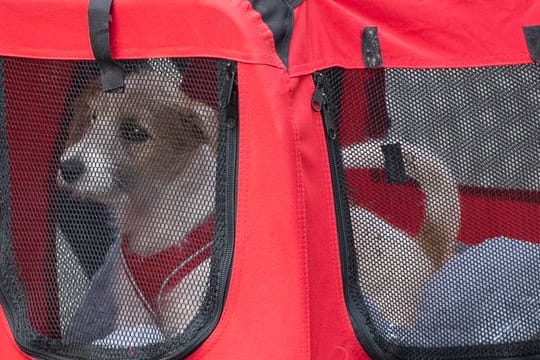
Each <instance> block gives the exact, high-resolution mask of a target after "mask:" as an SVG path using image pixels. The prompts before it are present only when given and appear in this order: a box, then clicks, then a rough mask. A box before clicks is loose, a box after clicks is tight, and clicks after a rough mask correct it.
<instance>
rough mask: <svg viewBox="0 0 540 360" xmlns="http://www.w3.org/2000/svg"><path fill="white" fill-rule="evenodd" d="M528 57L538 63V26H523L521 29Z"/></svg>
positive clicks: (539, 54) (539, 58)
mask: <svg viewBox="0 0 540 360" xmlns="http://www.w3.org/2000/svg"><path fill="white" fill-rule="evenodd" d="M523 33H524V34H525V41H526V42H527V48H528V49H529V55H530V56H531V58H532V59H533V60H534V61H535V62H537V63H538V62H540V26H525V27H524V28H523Z"/></svg>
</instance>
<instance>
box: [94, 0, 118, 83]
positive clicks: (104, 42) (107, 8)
mask: <svg viewBox="0 0 540 360" xmlns="http://www.w3.org/2000/svg"><path fill="white" fill-rule="evenodd" d="M111 5H112V0H90V5H89V6H88V26H89V29H90V43H91V44H92V51H93V53H94V57H95V58H96V61H97V63H98V66H99V69H100V71H101V87H102V88H103V91H110V92H114V91H122V90H123V89H124V71H123V70H122V68H121V67H120V65H118V64H117V63H115V62H114V60H113V59H112V56H111V46H110V41H109V39H110V34H109V17H110V12H111Z"/></svg>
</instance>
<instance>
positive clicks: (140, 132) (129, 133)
mask: <svg viewBox="0 0 540 360" xmlns="http://www.w3.org/2000/svg"><path fill="white" fill-rule="evenodd" d="M120 137H121V138H122V139H124V140H127V141H130V142H133V143H142V142H145V141H146V140H148V139H150V135H149V134H148V133H147V132H146V130H144V129H143V128H142V127H140V126H138V125H137V124H134V123H132V122H129V121H127V122H124V123H122V124H121V125H120Z"/></svg>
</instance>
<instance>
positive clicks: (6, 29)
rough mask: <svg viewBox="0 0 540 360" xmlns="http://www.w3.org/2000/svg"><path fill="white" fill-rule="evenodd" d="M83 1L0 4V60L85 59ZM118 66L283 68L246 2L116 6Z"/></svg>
mask: <svg viewBox="0 0 540 360" xmlns="http://www.w3.org/2000/svg"><path fill="white" fill-rule="evenodd" d="M87 8H88V0H71V1H64V0H49V1H47V2H43V1H40V0H24V1H21V0H17V1H13V0H2V1H1V5H0V9H1V11H0V24H2V31H0V55H6V56H23V57H38V58H49V59H86V60H88V59H92V58H93V56H92V52H91V48H90V41H89V37H88V28H87V24H88V20H87V14H88V10H87ZM111 36H112V41H111V47H112V52H113V56H114V57H117V58H148V57H176V56H182V57H190V56H206V57H220V58H229V59H237V60H242V61H247V62H260V63H267V64H271V65H274V66H280V67H281V66H282V65H281V61H280V60H279V58H278V56H277V55H276V54H275V51H274V40H273V37H272V34H271V32H270V31H269V30H268V28H267V27H266V25H265V24H264V23H263V22H262V19H261V17H260V15H259V14H258V13H257V12H256V11H253V9H252V7H251V5H250V3H249V2H248V1H247V0H232V1H212V2H209V1H204V2H201V1H197V0H169V1H163V2H159V5H157V3H156V2H155V1H153V0H115V1H114V3H113V7H112V25H111Z"/></svg>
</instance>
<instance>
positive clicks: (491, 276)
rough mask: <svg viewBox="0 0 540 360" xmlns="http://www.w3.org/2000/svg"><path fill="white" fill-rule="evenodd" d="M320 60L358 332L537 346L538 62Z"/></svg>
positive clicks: (391, 345) (395, 340) (446, 347)
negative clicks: (417, 64)
mask: <svg viewBox="0 0 540 360" xmlns="http://www.w3.org/2000/svg"><path fill="white" fill-rule="evenodd" d="M321 74H322V76H321V77H320V78H318V77H317V75H316V76H315V79H316V83H317V82H318V84H319V85H318V86H319V87H322V88H323V89H324V93H325V96H326V101H327V104H326V107H325V108H324V109H322V113H323V119H324V121H325V125H326V127H327V128H328V124H329V123H333V124H335V126H336V127H337V138H336V139H334V140H333V139H332V138H333V137H332V133H329V136H328V138H329V140H328V143H329V154H330V159H331V163H332V166H333V169H334V174H333V177H334V185H335V191H336V197H337V199H336V204H337V215H338V221H339V222H340V224H341V225H340V242H341V246H342V255H343V262H344V281H345V284H346V297H347V303H348V308H349V312H350V314H351V318H352V319H353V325H354V327H355V330H356V332H357V335H358V337H359V339H360V340H361V342H362V343H363V344H364V346H365V347H366V348H367V349H368V351H370V352H371V353H372V354H375V355H374V356H375V357H377V355H379V356H382V355H381V354H382V353H391V354H394V355H395V356H396V357H398V358H410V359H432V358H475V357H482V358H498V357H503V356H523V355H531V354H537V353H540V342H538V340H539V338H540V277H539V276H538V274H539V273H540V245H539V243H540V231H539V230H540V217H539V214H540V203H539V200H540V196H539V195H540V172H539V170H540V161H539V157H538V152H539V145H540V144H539V141H540V140H539V139H540V136H539V133H540V125H539V122H538V118H539V115H540V112H539V110H540V83H539V82H538V78H539V77H540V67H538V66H537V65H524V66H508V67H492V68H470V69H436V70H420V69H418V70H411V69H387V70H380V69H379V70H343V69H337V68H335V69H330V70H326V71H324V72H322V73H321ZM318 75H320V74H318ZM330 127H331V126H330Z"/></svg>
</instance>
